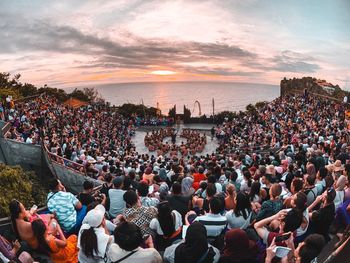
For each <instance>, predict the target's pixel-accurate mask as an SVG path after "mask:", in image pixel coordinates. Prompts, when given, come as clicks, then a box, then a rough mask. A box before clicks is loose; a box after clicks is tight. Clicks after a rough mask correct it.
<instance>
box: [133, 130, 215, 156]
mask: <svg viewBox="0 0 350 263" xmlns="http://www.w3.org/2000/svg"><path fill="white" fill-rule="evenodd" d="M211 127H213V126H212V125H206V124H191V125H183V124H181V125H180V126H177V128H178V129H179V131H178V135H180V134H181V130H182V129H184V128H190V129H195V130H196V129H200V130H207V131H206V132H205V133H206V134H207V144H206V145H205V148H204V151H203V152H202V153H200V154H198V155H203V154H211V153H213V152H215V150H216V148H217V147H218V143H217V140H216V138H214V139H213V140H211V136H210V132H208V130H210V129H211ZM159 128H160V127H159ZM159 128H158V129H159ZM153 129H154V130H155V129H157V127H154V128H153ZM145 135H146V132H145V131H143V129H138V130H136V133H135V136H134V137H133V142H134V143H135V146H136V150H137V152H138V153H139V154H146V153H147V154H156V152H150V151H149V150H148V149H147V147H146V146H145V144H144V138H145ZM164 142H169V143H171V138H170V137H167V138H165V139H164ZM181 142H186V139H185V138H181V137H180V136H177V137H176V144H178V145H180V144H181Z"/></svg>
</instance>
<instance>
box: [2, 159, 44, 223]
mask: <svg viewBox="0 0 350 263" xmlns="http://www.w3.org/2000/svg"><path fill="white" fill-rule="evenodd" d="M46 192H47V191H46V190H45V189H44V188H43V187H42V183H41V182H40V181H39V180H38V178H37V177H36V175H35V174H34V172H25V171H24V170H23V169H22V168H21V167H19V166H7V165H5V164H0V217H1V218H2V217H6V216H9V210H8V206H9V203H10V202H11V200H13V199H17V200H19V201H20V202H22V203H23V204H24V206H25V207H31V206H32V205H33V204H36V205H38V206H39V207H40V206H43V205H45V199H46Z"/></svg>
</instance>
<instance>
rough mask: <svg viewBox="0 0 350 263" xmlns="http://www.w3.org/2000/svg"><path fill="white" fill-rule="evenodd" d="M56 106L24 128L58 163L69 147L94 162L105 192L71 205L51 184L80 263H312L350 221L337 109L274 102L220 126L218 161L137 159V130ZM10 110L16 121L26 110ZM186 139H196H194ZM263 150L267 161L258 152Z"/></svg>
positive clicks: (292, 98) (315, 102) (347, 164)
mask: <svg viewBox="0 0 350 263" xmlns="http://www.w3.org/2000/svg"><path fill="white" fill-rule="evenodd" d="M39 104H42V106H44V105H46V104H45V103H39ZM28 105H32V104H28ZM34 105H36V104H35V103H34ZM50 105H51V104H47V105H46V107H47V109H46V110H43V109H39V110H38V111H31V113H28V116H27V119H32V118H31V114H34V115H35V114H37V115H38V116H44V117H45V121H44V125H43V126H42V127H41V128H40V129H39V128H38V127H37V126H36V124H33V122H31V121H29V123H30V125H32V128H31V130H33V129H34V130H35V129H37V131H34V132H37V133H39V135H40V134H41V136H42V138H44V140H45V141H46V144H48V145H50V149H51V151H55V148H56V153H57V154H59V152H60V151H61V154H63V155H65V156H67V155H66V153H67V147H69V146H68V145H71V146H72V149H73V150H72V153H71V155H70V157H72V156H74V158H73V159H72V158H69V159H71V160H80V161H83V162H84V161H86V162H87V163H91V164H93V165H92V166H91V170H93V172H92V177H94V178H98V179H99V180H101V181H102V183H103V185H102V188H101V189H100V190H99V192H98V194H93V193H92V192H91V191H90V190H89V189H91V185H90V186H89V187H84V191H83V192H82V193H80V194H79V195H78V196H77V197H74V196H73V195H72V194H70V193H69V192H66V191H65V188H64V187H63V186H62V184H60V182H59V181H57V180H55V182H56V183H53V184H52V187H51V188H52V189H51V192H50V193H49V195H48V202H47V203H48V208H49V211H50V212H51V213H54V215H55V216H54V218H53V219H52V220H56V221H55V222H57V225H60V229H61V228H62V232H64V236H65V240H66V247H67V246H69V245H68V244H71V243H72V244H73V245H72V246H71V247H69V249H70V250H69V251H71V253H73V252H72V251H75V252H74V253H75V254H76V257H78V258H79V261H80V262H103V261H101V260H103V258H104V257H106V258H107V260H109V261H108V262H114V261H117V260H120V259H123V258H124V257H126V258H125V262H141V261H142V262H144V263H146V262H162V260H164V261H165V262H221V263H226V262H235V263H239V262H272V261H273V262H280V261H283V262H285V260H288V262H292V261H293V260H295V262H312V261H313V260H314V259H315V258H316V257H317V256H318V255H319V254H320V253H321V250H322V248H323V247H324V245H325V243H327V242H328V241H329V240H330V239H331V238H332V237H333V236H334V235H335V234H336V233H337V231H342V230H343V229H344V228H345V227H346V225H347V224H348V223H349V221H350V214H349V213H350V206H349V204H350V188H349V179H350V156H349V152H350V151H349V138H348V123H347V120H346V119H345V118H344V109H345V108H344V105H342V104H338V103H335V102H330V101H326V100H323V99H318V98H311V97H309V96H297V95H287V96H284V97H280V98H277V99H276V100H274V101H272V102H271V103H267V104H266V105H265V106H264V107H262V108H259V109H257V111H254V112H247V113H245V114H243V115H240V116H238V117H237V118H235V119H233V120H232V121H228V120H227V121H225V122H224V123H222V124H220V125H218V126H217V127H216V137H217V140H218V142H219V147H218V149H217V152H215V153H213V154H208V155H197V156H196V155H193V156H188V157H185V156H178V155H174V156H166V155H160V156H154V155H150V154H139V153H136V152H135V150H134V149H133V148H132V147H128V146H130V143H131V140H130V136H131V132H132V125H131V124H130V123H129V122H128V121H127V120H125V119H120V118H121V117H119V116H118V115H117V113H112V112H110V111H109V110H108V109H106V108H105V107H106V106H104V105H94V106H88V107H85V108H79V109H67V108H65V107H64V106H60V105H56V106H55V107H54V109H53V108H50V107H51V106H50ZM37 107H38V108H40V107H41V105H37ZM51 111H52V112H51ZM14 112H15V113H16V114H17V116H18V118H19V121H18V122H19V123H21V119H22V117H21V114H18V112H21V111H20V109H15V111H14ZM16 114H15V115H16ZM56 114H57V115H56ZM50 116H51V119H50V118H49V117H50ZM62 116H63V117H62ZM100 118H101V119H100ZM15 119H16V117H15ZM115 119H116V120H115ZM12 121H13V119H12ZM70 121H71V122H70ZM13 123H16V122H13ZM34 123H35V122H34ZM26 125H27V124H26ZM30 125H29V127H30ZM119 128H121V129H119ZM16 129H17V128H16ZM168 131H169V134H170V135H171V132H173V131H172V130H171V129H169V130H168V129H162V130H160V131H158V132H153V133H152V134H148V135H147V136H148V137H147V140H146V138H145V143H146V145H147V144H150V142H153V141H156V140H157V139H156V138H157V136H160V137H163V136H168ZM15 132H18V130H16V131H15ZM185 135H186V136H187V137H188V136H189V137H188V138H186V137H185V138H186V139H187V140H188V141H191V139H192V137H193V138H195V139H194V141H196V140H201V139H200V138H201V136H200V135H199V137H197V135H196V136H194V135H193V132H192V131H186V134H185ZM20 136H23V135H20ZM109 136H111V138H109ZM191 136H192V137H191ZM163 138H164V137H163ZM162 140H163V139H162ZM162 140H161V141H160V143H162ZM111 142H113V143H111ZM155 147H163V145H157V144H155ZM266 147H267V148H269V151H267V152H264V151H262V150H261V149H263V148H264V149H265V148H266ZM58 149H61V150H58ZM68 153H69V151H68ZM104 154H105V156H104ZM82 156H83V157H82ZM98 157H101V158H100V159H99V158H98ZM91 158H94V159H95V158H96V160H95V161H96V163H95V161H94V160H92V162H89V161H88V160H91ZM86 185H88V183H86ZM85 188H86V189H85ZM11 211H13V215H12V217H13V224H14V226H15V227H16V231H17V233H18V235H19V237H21V239H22V240H26V241H28V242H29V243H32V244H33V246H34V248H35V249H37V247H35V245H36V244H38V239H40V238H39V237H40V235H41V234H38V233H36V232H40V227H38V226H33V222H34V221H33V222H31V221H30V220H29V222H28V221H25V220H23V221H25V222H26V223H28V224H29V226H30V227H31V229H32V232H31V233H33V234H32V236H28V235H27V236H26V235H25V233H21V229H22V230H23V229H24V227H25V224H24V223H23V222H22V221H21V219H23V218H25V217H26V216H27V217H31V216H33V215H31V214H28V212H27V211H26V210H25V209H24V207H23V206H20V205H18V204H17V210H16V209H12V210H11ZM16 211H17V212H16ZM18 211H20V212H18ZM34 215H35V213H34ZM40 220H42V221H43V222H44V223H45V220H44V219H40ZM30 222H31V223H30ZM50 222H51V221H50ZM50 222H49V223H46V228H50V226H51V223H50ZM21 224H23V225H24V226H22V225H21ZM27 226H28V225H27ZM330 226H332V230H330ZM54 231H58V230H57V229H56V230H54ZM55 233H56V232H55ZM56 234H57V233H56ZM76 235H77V236H76ZM57 236H60V234H58V235H57ZM71 236H73V237H71ZM67 237H68V238H67ZM74 237H75V238H74ZM69 238H70V241H68V239H69ZM58 239H59V240H61V239H60V238H58ZM62 239H63V238H62ZM45 240H46V243H47V244H48V246H49V247H50V250H48V248H47V247H46V248H45V247H44V248H41V250H43V251H46V253H47V254H49V255H50V256H51V257H55V255H53V254H54V253H53V252H52V250H53V249H52V246H53V245H52V244H51V243H50V242H49V240H50V239H49V238H48V237H47V236H45ZM57 242H59V241H56V243H57ZM39 243H41V242H39ZM74 244H75V245H74ZM280 247H284V248H286V249H285V250H284V252H286V253H285V255H284V257H283V258H278V257H277V256H278V255H280V254H279V253H277V252H276V251H278V249H279V250H280V251H282V250H283V249H282V248H280ZM74 248H76V250H74ZM277 248H278V249H277ZM62 249H63V248H62ZM64 249H65V248H64ZM67 249H68V248H67ZM159 252H161V253H159ZM62 253H63V252H62ZM161 255H162V257H161ZM128 260H129V261H128ZM67 262H68V261H67Z"/></svg>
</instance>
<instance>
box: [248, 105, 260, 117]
mask: <svg viewBox="0 0 350 263" xmlns="http://www.w3.org/2000/svg"><path fill="white" fill-rule="evenodd" d="M245 109H246V111H247V113H249V114H252V115H257V114H258V111H257V110H256V108H255V107H254V105H253V104H248V105H247V106H246V108H245Z"/></svg>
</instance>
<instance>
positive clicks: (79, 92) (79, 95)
mask: <svg viewBox="0 0 350 263" xmlns="http://www.w3.org/2000/svg"><path fill="white" fill-rule="evenodd" d="M69 97H72V98H76V99H78V100H82V101H90V97H89V96H88V95H86V94H85V93H84V92H83V91H82V90H80V89H77V88H75V89H74V90H73V91H72V92H71V93H70V94H69Z"/></svg>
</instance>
